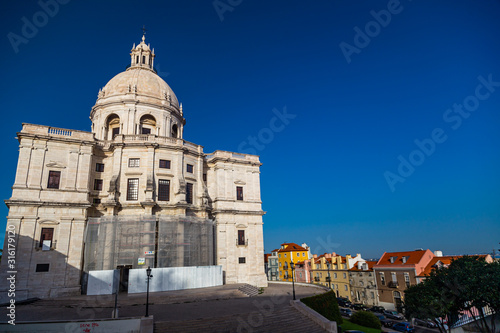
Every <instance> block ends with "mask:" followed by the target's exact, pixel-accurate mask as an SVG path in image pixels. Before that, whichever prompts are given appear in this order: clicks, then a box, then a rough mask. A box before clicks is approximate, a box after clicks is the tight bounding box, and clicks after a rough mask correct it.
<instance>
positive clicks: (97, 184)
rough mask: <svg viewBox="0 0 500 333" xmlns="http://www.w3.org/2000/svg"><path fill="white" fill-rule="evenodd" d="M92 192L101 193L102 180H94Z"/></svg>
mask: <svg viewBox="0 0 500 333" xmlns="http://www.w3.org/2000/svg"><path fill="white" fill-rule="evenodd" d="M94 190H96V191H102V179H94Z"/></svg>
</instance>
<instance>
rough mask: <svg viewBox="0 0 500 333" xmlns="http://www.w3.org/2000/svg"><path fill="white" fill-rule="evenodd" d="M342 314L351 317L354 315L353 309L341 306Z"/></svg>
mask: <svg viewBox="0 0 500 333" xmlns="http://www.w3.org/2000/svg"><path fill="white" fill-rule="evenodd" d="M340 314H341V315H342V316H345V317H351V316H352V310H351V309H347V308H340Z"/></svg>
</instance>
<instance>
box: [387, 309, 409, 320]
mask: <svg viewBox="0 0 500 333" xmlns="http://www.w3.org/2000/svg"><path fill="white" fill-rule="evenodd" d="M382 313H383V314H384V315H385V316H386V317H387V318H391V319H397V320H403V319H405V317H403V315H402V314H401V313H399V312H397V311H391V310H384V312H382Z"/></svg>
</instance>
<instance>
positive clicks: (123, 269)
mask: <svg viewBox="0 0 500 333" xmlns="http://www.w3.org/2000/svg"><path fill="white" fill-rule="evenodd" d="M116 269H119V270H120V292H128V274H129V270H130V269H132V265H119V266H116Z"/></svg>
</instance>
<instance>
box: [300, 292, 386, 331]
mask: <svg viewBox="0 0 500 333" xmlns="http://www.w3.org/2000/svg"><path fill="white" fill-rule="evenodd" d="M301 301H302V303H304V304H305V305H307V306H308V307H310V308H311V309H313V310H314V311H316V312H318V313H319V314H320V315H322V316H323V317H325V318H327V319H328V320H333V321H336V322H337V324H338V325H340V324H342V316H341V315H340V310H339V304H338V303H337V298H336V296H335V293H334V292H333V291H329V292H327V293H324V294H321V295H316V296H311V297H306V298H302V299H301ZM375 318H376V317H375Z"/></svg>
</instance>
